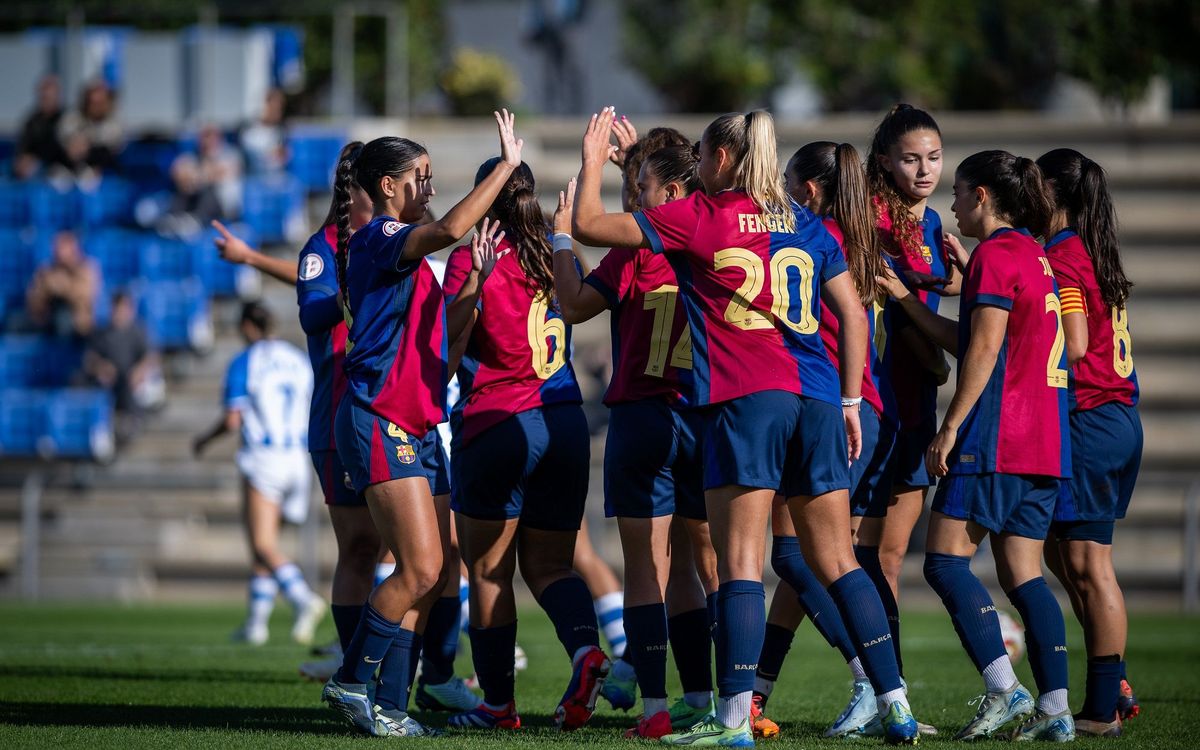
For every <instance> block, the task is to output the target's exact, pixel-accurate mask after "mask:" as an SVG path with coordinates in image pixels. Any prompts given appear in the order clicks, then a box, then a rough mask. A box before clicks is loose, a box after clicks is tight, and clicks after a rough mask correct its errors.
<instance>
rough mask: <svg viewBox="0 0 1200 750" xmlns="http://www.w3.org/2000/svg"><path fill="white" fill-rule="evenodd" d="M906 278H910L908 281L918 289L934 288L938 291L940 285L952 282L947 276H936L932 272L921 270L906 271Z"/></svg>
mask: <svg viewBox="0 0 1200 750" xmlns="http://www.w3.org/2000/svg"><path fill="white" fill-rule="evenodd" d="M904 278H906V279H908V283H909V284H912V285H913V286H915V287H916V288H917V289H932V290H933V291H937V289H938V287H944V286H946V285H947V284H949V283H950V279H948V278H946V277H945V276H934V275H933V274H931V273H922V272H921V271H905V272H904Z"/></svg>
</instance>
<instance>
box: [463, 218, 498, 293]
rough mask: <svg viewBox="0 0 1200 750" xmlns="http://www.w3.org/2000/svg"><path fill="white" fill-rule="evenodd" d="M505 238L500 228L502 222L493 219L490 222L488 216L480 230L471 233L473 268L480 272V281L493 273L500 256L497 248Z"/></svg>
mask: <svg viewBox="0 0 1200 750" xmlns="http://www.w3.org/2000/svg"><path fill="white" fill-rule="evenodd" d="M503 239H504V232H503V231H501V230H500V222H498V221H493V222H491V223H490V224H489V222H488V220H487V218H486V217H485V218H484V220H483V225H482V226H481V227H480V229H479V231H478V232H476V233H475V234H473V235H471V268H472V269H473V270H474V271H475V272H476V273H478V274H479V280H480V282H482V281H484V280H485V279H487V277H488V276H491V275H492V270H493V269H495V267H496V260H497V259H498V258H499V256H498V255H497V248H498V247H499V246H500V241H501V240H503Z"/></svg>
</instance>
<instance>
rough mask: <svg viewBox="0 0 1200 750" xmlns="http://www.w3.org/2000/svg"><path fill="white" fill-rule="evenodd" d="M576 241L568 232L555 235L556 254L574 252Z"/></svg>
mask: <svg viewBox="0 0 1200 750" xmlns="http://www.w3.org/2000/svg"><path fill="white" fill-rule="evenodd" d="M574 249H575V240H574V238H572V237H571V235H569V234H567V233H566V232H555V233H554V252H555V253H558V252H561V251H564V250H574Z"/></svg>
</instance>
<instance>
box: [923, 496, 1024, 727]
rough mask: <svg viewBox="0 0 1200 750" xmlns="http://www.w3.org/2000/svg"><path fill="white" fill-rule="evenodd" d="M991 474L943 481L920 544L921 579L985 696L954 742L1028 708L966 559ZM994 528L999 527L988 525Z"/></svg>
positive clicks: (974, 543) (987, 598)
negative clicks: (922, 558)
mask: <svg viewBox="0 0 1200 750" xmlns="http://www.w3.org/2000/svg"><path fill="white" fill-rule="evenodd" d="M991 476H992V475H978V476H977V475H968V476H950V477H946V478H943V479H942V481H941V483H940V484H939V485H938V489H937V493H936V494H935V496H934V501H933V512H932V513H931V514H930V518H929V532H928V535H927V536H926V542H925V565H924V573H925V580H926V581H928V583H929V585H930V587H931V588H933V590H934V592H935V593H936V594H937V595H938V596H939V597H940V598H941V600H942V604H943V605H945V607H946V611H947V612H949V614H950V620H951V622H952V623H953V624H954V630H955V632H957V633H958V637H959V640H960V641H961V642H962V645H963V648H964V649H965V650H966V652H967V655H968V656H969V657H970V658H971V661H972V663H973V664H974V665H975V668H976V669H977V670H979V673H980V674H981V675H982V677H983V682H984V690H985V695H984V698H983V700H982V701H981V702H980V705H979V709H978V710H977V711H976V713H975V717H974V718H973V719H972V720H971V722H970V723H969V724H967V726H966V727H964V728H963V729H962V730H961V731H960V732H959V733H958V734H957V735H956V737H955V738H956V739H978V738H982V737H987V736H990V735H991V734H993V733H994V732H996V731H997V730H998V729H999V728H1000V727H1001V726H1002V725H1003V724H1006V723H1008V722H1009V721H1012V720H1013V719H1016V718H1020V717H1023V716H1025V715H1027V714H1029V713H1031V712H1032V711H1033V709H1034V706H1033V698H1032V696H1031V695H1030V694H1029V691H1028V690H1027V689H1026V688H1025V687H1024V686H1023V685H1021V684H1020V683H1019V682H1018V681H1017V675H1016V673H1015V672H1014V671H1013V668H1012V662H1010V661H1009V659H1008V653H1007V651H1006V650H1005V648H1004V638H1003V636H1002V635H1001V634H1000V618H999V617H998V616H997V615H996V606H995V604H994V603H993V602H992V597H991V595H990V594H988V591H987V589H986V588H985V587H984V585H983V583H982V582H981V581H980V580H979V579H978V578H977V577H976V576H975V574H974V573H972V572H971V558H972V557H974V555H975V552H976V550H977V549H978V548H979V544H980V542H982V541H983V539H984V537H986V536H987V534H988V529H987V528H985V527H984V526H982V525H981V524H980V523H979V522H977V521H975V520H971V519H969V518H968V516H974V517H976V518H979V517H986V516H987V514H985V513H983V512H982V510H983V509H987V508H990V507H991V506H990V502H991V500H992V494H993V493H992V481H991ZM989 523H991V524H992V525H994V526H996V527H997V528H999V527H1000V525H1001V524H1000V523H996V522H990V521H989Z"/></svg>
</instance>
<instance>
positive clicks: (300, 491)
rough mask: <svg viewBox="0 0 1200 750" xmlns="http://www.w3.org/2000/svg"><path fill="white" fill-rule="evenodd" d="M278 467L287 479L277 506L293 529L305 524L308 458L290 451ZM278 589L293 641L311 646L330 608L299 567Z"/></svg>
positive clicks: (308, 494)
mask: <svg viewBox="0 0 1200 750" xmlns="http://www.w3.org/2000/svg"><path fill="white" fill-rule="evenodd" d="M280 464H281V465H282V466H283V467H286V468H287V471H286V477H287V478H286V481H285V482H284V483H283V484H282V485H281V490H282V492H281V496H280V502H279V508H280V514H281V516H282V521H283V522H284V523H288V524H292V525H294V526H300V525H303V524H304V522H305V521H306V520H308V510H309V506H310V505H311V499H312V497H311V492H312V470H311V469H310V468H309V461H308V456H306V455H305V454H304V453H303V452H301V451H293V452H292V453H291V456H290V459H288V460H282V459H281V460H280ZM277 575H278V574H277ZM289 576H290V581H289ZM279 586H280V589H281V590H282V591H283V594H284V596H285V597H286V598H287V600H288V601H289V603H291V605H292V609H293V613H294V616H293V618H292V640H293V641H295V642H296V643H302V644H305V645H307V644H309V643H312V639H313V636H314V635H315V634H316V632H317V625H319V624H320V623H321V620H322V619H324V617H325V612H326V610H327V609H328V608H329V605H328V604H327V603H326V602H325V600H324V599H323V598H322V597H321V596H320V595H319V594H317V593H315V592H314V591H312V589H310V588H309V586H308V583H307V582H306V581H305V580H304V576H303V575H302V574H301V573H300V568H298V567H296V568H295V570H292V571H288V576H285V577H284V578H280V579H279Z"/></svg>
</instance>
